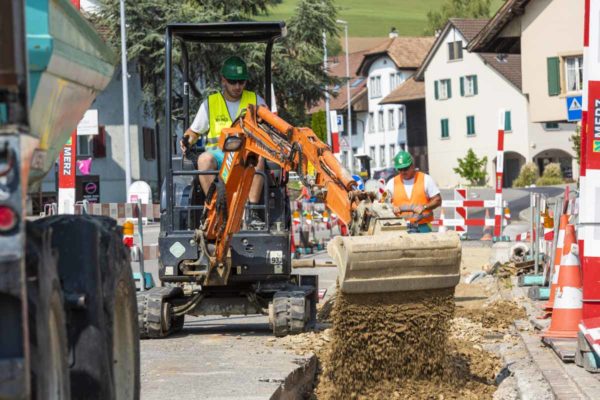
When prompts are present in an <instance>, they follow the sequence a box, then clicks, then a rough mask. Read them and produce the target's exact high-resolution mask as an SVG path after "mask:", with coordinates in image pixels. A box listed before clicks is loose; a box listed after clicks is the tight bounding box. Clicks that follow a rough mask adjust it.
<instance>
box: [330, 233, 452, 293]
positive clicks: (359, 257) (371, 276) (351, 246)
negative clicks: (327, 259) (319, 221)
mask: <svg viewBox="0 0 600 400" xmlns="http://www.w3.org/2000/svg"><path fill="white" fill-rule="evenodd" d="M327 252H328V253H329V255H330V256H331V257H332V258H333V260H334V262H335V263H336V264H337V266H338V271H339V275H338V277H339V285H340V290H341V291H342V292H344V293H382V292H399V291H416V290H432V289H442V288H454V287H455V286H456V285H457V284H458V282H459V280H460V260H461V244H460V238H459V236H458V235H457V234H456V233H454V232H447V233H418V234H409V233H407V232H406V231H395V232H389V233H379V234H376V235H367V236H338V237H335V238H334V239H333V240H332V241H331V242H329V244H328V246H327Z"/></svg>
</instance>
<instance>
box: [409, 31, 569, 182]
mask: <svg viewBox="0 0 600 400" xmlns="http://www.w3.org/2000/svg"><path fill="white" fill-rule="evenodd" d="M487 22H488V21H487V20H473V19H451V20H450V21H449V22H448V23H447V24H446V26H445V27H444V29H443V30H442V32H441V34H440V35H439V37H438V38H437V39H436V42H435V44H434V45H433V47H432V49H431V51H430V52H429V54H428V55H427V57H426V59H425V61H424V62H423V65H422V66H421V67H420V68H419V71H418V72H417V77H416V79H418V80H423V79H424V80H425V93H426V107H427V127H428V129H427V135H428V151H429V172H430V174H431V175H432V176H433V177H434V179H435V180H436V181H437V183H438V185H440V186H441V187H452V186H456V185H458V184H466V183H468V182H466V181H465V180H464V179H462V178H461V177H460V176H459V175H458V174H456V173H455V172H454V170H453V169H454V168H456V167H457V166H458V159H459V158H463V157H464V156H465V155H466V153H467V151H468V149H469V148H471V149H473V151H474V152H475V154H476V155H477V156H478V157H479V158H481V157H484V156H485V157H487V160H488V163H487V168H486V169H487V173H488V175H487V184H488V185H493V184H494V173H495V157H496V152H497V131H498V113H499V110H501V109H504V110H505V125H504V130H505V141H504V148H505V161H504V186H511V184H512V181H513V180H514V179H515V178H516V177H517V176H518V174H519V170H520V168H521V166H522V165H523V164H524V163H525V162H526V161H532V160H533V159H534V156H536V154H538V153H539V152H540V150H542V149H540V148H539V147H545V146H550V147H551V148H552V147H555V146H557V143H554V142H557V141H558V142H559V143H558V145H560V146H561V148H562V147H565V146H568V141H566V140H562V138H561V139H559V140H554V141H552V143H548V142H545V143H540V144H539V147H538V146H536V148H532V146H531V145H530V138H531V137H532V136H533V135H540V134H543V133H544V131H543V129H544V128H543V125H541V124H534V123H530V122H529V118H528V101H527V97H526V96H525V95H524V94H523V93H522V92H521V86H522V85H521V57H520V56H519V55H504V54H479V53H470V52H468V51H467V50H465V47H466V45H467V43H468V42H469V41H470V40H471V39H473V37H475V35H477V33H478V32H479V31H481V29H482V28H484V27H485V26H486V24H487ZM563 142H564V143H563Z"/></svg>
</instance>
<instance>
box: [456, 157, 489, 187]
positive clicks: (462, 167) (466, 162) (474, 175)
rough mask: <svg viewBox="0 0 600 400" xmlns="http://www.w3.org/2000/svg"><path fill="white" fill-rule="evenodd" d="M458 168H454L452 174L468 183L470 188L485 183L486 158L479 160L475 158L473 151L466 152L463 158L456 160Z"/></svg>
mask: <svg viewBox="0 0 600 400" xmlns="http://www.w3.org/2000/svg"><path fill="white" fill-rule="evenodd" d="M457 161H458V167H456V168H454V172H455V173H457V174H458V175H459V176H461V177H462V178H464V179H466V180H468V181H469V184H470V185H471V186H475V185H481V184H484V183H485V182H486V177H487V172H486V170H485V166H486V164H487V157H486V156H484V157H483V158H482V159H481V160H480V159H479V158H477V156H476V155H475V152H474V151H473V149H469V151H467V155H466V156H465V158H462V159H461V158H458V159H457Z"/></svg>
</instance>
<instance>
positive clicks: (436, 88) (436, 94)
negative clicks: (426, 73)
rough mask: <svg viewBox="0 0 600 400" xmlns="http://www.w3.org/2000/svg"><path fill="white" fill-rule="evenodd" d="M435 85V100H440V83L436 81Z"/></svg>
mask: <svg viewBox="0 0 600 400" xmlns="http://www.w3.org/2000/svg"><path fill="white" fill-rule="evenodd" d="M433 83H434V88H435V99H436V100H439V98H440V90H439V88H438V86H439V84H438V81H434V82H433Z"/></svg>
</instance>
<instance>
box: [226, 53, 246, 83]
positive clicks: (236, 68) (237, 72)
mask: <svg viewBox="0 0 600 400" xmlns="http://www.w3.org/2000/svg"><path fill="white" fill-rule="evenodd" d="M221 75H223V77H224V78H225V79H231V80H235V81H245V80H247V79H248V67H247V66H246V63H245V62H244V60H242V59H241V58H240V57H238V56H231V57H229V58H228V59H227V60H225V61H224V62H223V66H222V67H221Z"/></svg>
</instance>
